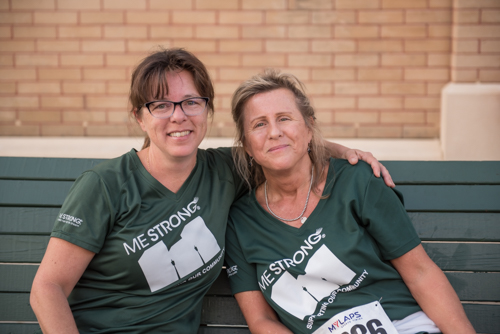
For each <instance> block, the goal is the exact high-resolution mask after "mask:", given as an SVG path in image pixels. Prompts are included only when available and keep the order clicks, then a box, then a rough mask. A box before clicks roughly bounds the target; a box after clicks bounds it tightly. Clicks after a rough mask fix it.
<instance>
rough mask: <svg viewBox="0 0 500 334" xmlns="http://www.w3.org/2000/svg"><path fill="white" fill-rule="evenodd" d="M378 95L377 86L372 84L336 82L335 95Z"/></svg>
mask: <svg viewBox="0 0 500 334" xmlns="http://www.w3.org/2000/svg"><path fill="white" fill-rule="evenodd" d="M373 94H378V84H377V83H374V82H336V83H335V95H373Z"/></svg>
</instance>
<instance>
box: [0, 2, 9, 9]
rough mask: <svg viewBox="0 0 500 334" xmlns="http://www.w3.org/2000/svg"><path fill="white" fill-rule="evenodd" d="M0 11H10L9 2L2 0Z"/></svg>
mask: <svg viewBox="0 0 500 334" xmlns="http://www.w3.org/2000/svg"><path fill="white" fill-rule="evenodd" d="M0 9H2V10H3V9H5V10H8V9H10V6H9V0H1V1H0Z"/></svg>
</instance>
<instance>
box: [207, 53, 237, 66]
mask: <svg viewBox="0 0 500 334" xmlns="http://www.w3.org/2000/svg"><path fill="white" fill-rule="evenodd" d="M198 57H199V59H200V60H201V61H202V62H203V64H205V65H206V66H213V67H218V66H240V56H239V55H238V54H234V53H233V54H227V53H224V54H220V53H215V54H200V55H198Z"/></svg>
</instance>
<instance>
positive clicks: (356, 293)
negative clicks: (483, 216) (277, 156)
mask: <svg viewBox="0 0 500 334" xmlns="http://www.w3.org/2000/svg"><path fill="white" fill-rule="evenodd" d="M323 195H328V198H326V199H322V200H320V201H319V203H318V205H317V206H316V208H315V209H314V211H313V212H312V213H311V215H310V216H309V217H308V218H307V220H306V221H305V223H304V225H302V226H301V227H300V228H294V227H291V226H289V225H286V224H285V223H283V222H281V221H279V220H277V219H276V218H274V217H273V216H271V215H270V214H269V213H268V212H267V211H265V210H264V209H263V208H262V207H261V206H260V205H259V204H258V202H257V200H256V198H255V190H254V191H253V192H252V193H250V194H247V195H245V196H243V197H242V198H240V199H239V200H238V201H237V202H236V203H235V204H234V205H233V207H232V208H231V211H230V216H229V217H230V218H229V224H228V231H227V234H226V250H227V253H226V262H227V266H228V269H227V272H228V276H229V281H230V283H231V288H232V291H233V293H235V294H236V293H238V292H243V291H252V290H260V291H262V293H263V295H264V297H265V298H266V300H267V302H268V303H269V304H270V305H271V307H272V308H273V309H274V310H275V311H276V312H277V314H278V316H279V317H280V320H281V321H282V322H283V323H284V324H285V325H286V326H287V327H288V328H290V329H291V330H292V331H293V332H294V333H312V332H313V331H314V330H316V329H317V328H319V327H320V326H321V325H322V324H323V323H325V321H327V320H329V319H330V318H332V317H333V316H334V315H336V314H338V313H339V312H342V311H345V310H348V309H351V308H353V307H355V306H359V305H364V304H368V303H371V302H374V301H378V300H380V301H381V304H382V306H383V308H384V310H385V312H386V313H387V315H388V316H389V318H390V319H391V320H398V319H402V318H404V317H406V316H408V315H410V314H412V313H415V312H417V311H420V307H419V306H418V304H417V303H416V302H415V300H414V299H413V297H412V296H411V294H410V292H409V290H408V288H407V287H406V285H405V284H404V282H403V280H402V279H401V276H400V275H399V274H398V272H397V271H396V270H395V268H394V267H393V266H392V265H391V263H390V262H389V260H392V259H395V258H397V257H400V256H402V255H403V254H405V253H407V252H408V251H410V250H411V249H413V248H414V247H416V246H417V245H419V244H420V240H419V238H418V236H417V234H416V232H415V230H414V228H413V225H412V223H411V221H410V219H409V218H408V215H407V214H406V211H405V209H404V207H403V205H402V198H401V195H400V194H399V193H398V192H396V191H394V190H392V189H390V188H388V187H387V186H386V185H385V184H384V182H383V180H382V179H379V178H376V177H374V176H373V174H372V171H371V169H370V167H369V166H368V165H367V164H365V163H359V164H357V165H355V166H351V165H350V164H349V163H348V162H347V161H345V160H333V159H332V160H330V168H329V171H328V176H327V180H326V184H325V188H324V191H323Z"/></svg>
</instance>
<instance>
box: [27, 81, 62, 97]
mask: <svg viewBox="0 0 500 334" xmlns="http://www.w3.org/2000/svg"><path fill="white" fill-rule="evenodd" d="M17 89H18V92H19V94H59V93H61V85H60V84H59V83H58V82H20V83H18V85H17Z"/></svg>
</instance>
